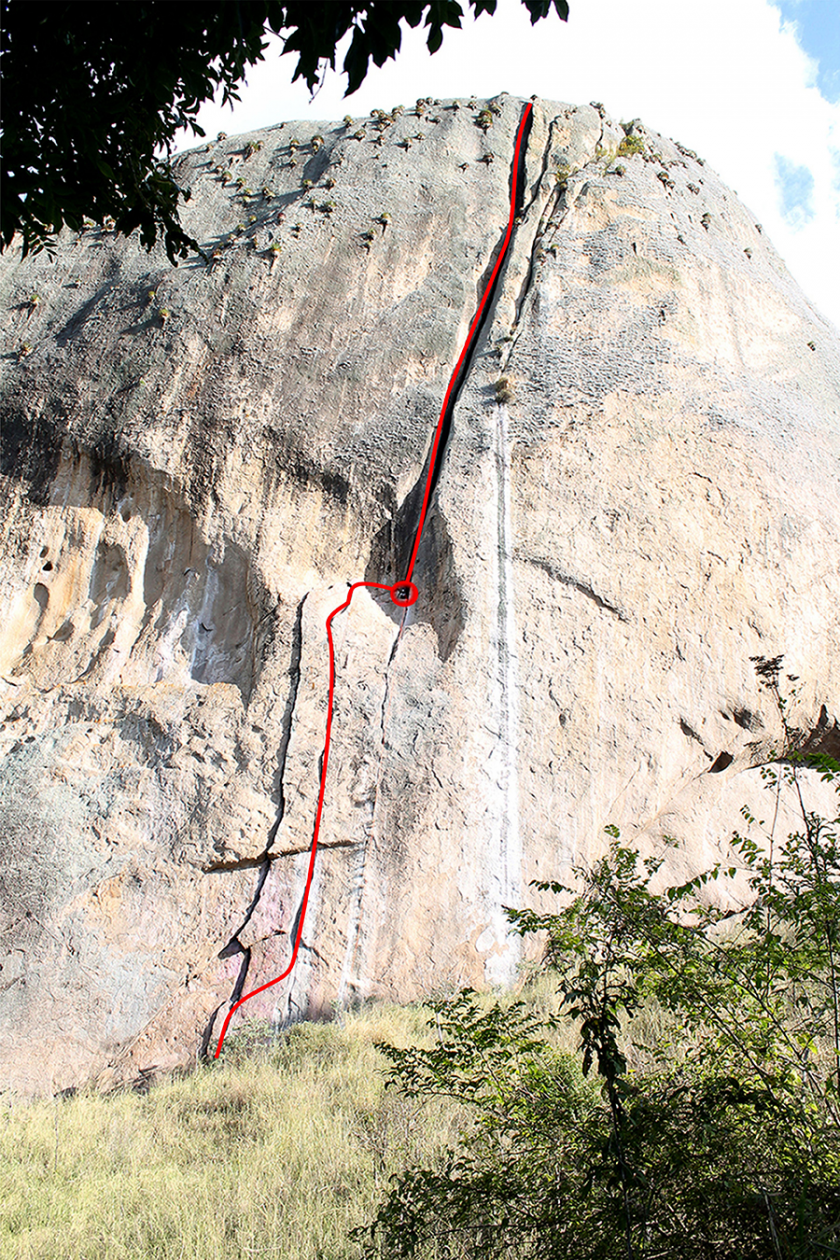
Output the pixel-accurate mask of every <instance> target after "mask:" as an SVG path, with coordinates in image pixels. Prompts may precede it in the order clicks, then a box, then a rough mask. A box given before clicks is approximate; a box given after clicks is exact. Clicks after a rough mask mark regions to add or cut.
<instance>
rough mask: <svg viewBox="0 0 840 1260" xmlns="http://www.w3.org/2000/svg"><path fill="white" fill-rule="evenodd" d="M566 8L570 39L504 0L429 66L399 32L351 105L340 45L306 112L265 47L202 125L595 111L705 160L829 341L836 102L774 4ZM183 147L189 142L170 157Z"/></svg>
mask: <svg viewBox="0 0 840 1260" xmlns="http://www.w3.org/2000/svg"><path fill="white" fill-rule="evenodd" d="M465 7H466V6H465ZM571 7H572V11H571V16H570V20H569V22H568V24H566V23H562V22H560V20H559V19H558V18H557V16H556V14H554V13H553V12H552V13H551V14H550V15H549V17H548V18H546V19H544V20H542V21H540V22H537V23H536V25H535V26H533V27H532V26H531V24H530V21H529V18H528V13H527V11H526V9H525V8H524V6H523V5H522V4H521V3H520V2H519V0H499V4H498V9H497V12H496V13H495V14H494V15H489V14H482V15H481V16H480V17H479V18H478V19H474V18H472V16H465V18H464V29H463V30H461V31H458V30H453V29H449V28H445V32H444V41H443V46H442V47H441V49H440V50H439V51H438V52H437V53H435V55H434V56H433V57H430V56H429V53H428V51H427V49H426V44H425V41H426V31H425V30H424V28H422V27H419V28H417V29H415V30H411V29H410V28H409V27H407V25H406V24H405V23H403V31H404V34H403V45H402V49H401V51H400V53H398V55H397V60H396V62H393V61H391V62H388V63H386V65H385V66H383V67H382V68H381V69H380V68H377V67H376V66H374V65H373V64H372V63H371V67H370V70H369V73H368V78H367V79H366V81H365V82H364V83H363V85H362V87H361V88H360V89H359V91H358V92H356V93H355V94H354V95H353V96H352V97H350V98H348V99H345V98H344V97H343V91H344V88H345V86H346V78H345V76H344V75H343V74H341V73H340V70H341V62H342V60H343V56H344V51H345V50H346V47H347V45H348V44H349V38H348V39H345V40H344V41H343V43H342V45H341V46H340V48H339V54H338V57H337V59H336V66H337V72H336V73H333V72H332V71H329V72H328V74H327V76H326V81H325V82H324V85H323V87H322V88H321V90H320V91H319V93H318V94H317V96H316V98H315V100H314V101H313V102H310V97H309V92H308V90H307V89H306V87H305V85H303V84H302V83H301V81H300V80H299V81H298V82H297V83H296V84H295V85H294V86H292V85H291V82H290V80H291V76H292V73H293V72H294V67H295V64H296V61H297V54H289V55H288V56H284V57H280V56H278V55H277V54H278V52H279V49H280V47H281V43H280V41H279V40H277V39H272V48H271V50H270V51H269V52H268V54H267V61H266V62H264V63H262V64H260V65H258V66H256V67H253V68H252V69H251V70H250V71H249V75H248V86H247V88H243V89H242V97H243V100H242V104H241V105H239V106H237V107H236V110H235V112H234V113H233V114H231V112H230V109H229V108H228V109H226V110H221V109H220V108H218V107H215V106H210V107H205V108H204V109H203V110H202V112H201V115H200V120H201V122H202V125H204V126H205V127H206V129H207V131H208V134H212V135H215V133H216V132H217V131H218V130H220V129H223V130H225V131H228V132H230V133H231V134H234V133H235V132H241V131H248V130H253V129H256V128H258V127H264V126H269V125H271V124H272V123H274V122H280V121H283V120H288V119H293V118H301V119H303V118H311V119H319V120H321V119H323V120H330V119H336V118H341V117H342V116H343V115H344V114H346V113H350V114H352V115H354V116H359V115H362V114H366V113H368V112H369V111H370V109H372V108H377V107H378V108H382V109H389V108H391V107H392V106H393V105H396V104H404V105H410V104H412V103H413V102H414V100H416V99H417V97H418V96H429V95H431V96H438V97H444V96H465V95H469V94H470V93H474V94H476V95H478V96H494V95H496V93H498V92H500V91H506V92H510V93H511V94H513V95H516V96H521V97H523V98H525V99H527V98H528V97H530V96H531V95H532V94H534V93H536V94H537V95H538V96H542V97H545V98H548V99H550V100H561V101H570V102H575V103H581V102H587V101H592V100H598V101H602V102H603V103H604V104H605V106H606V108H607V110H608V112H609V113H610V114H612V115H613V117H615V118H618V119H625V120H626V119H629V118H633V117H639V118H641V119H642V120H643V121H644V122H645V123H646V124H647V125H648V126H649V127H652V128H654V129H655V130H658V131H661V132H663V133H664V134H665V135H669V136H672V137H674V138H675V139H678V140H680V141H681V142H682V143H684V144H687V145H689V146H690V147H691V148H693V149H695V150H696V151H697V152H698V153H699V154H700V155H701V156H702V157H703V158H705V160H706V161H707V162H708V163H709V165H710V166H712V167H713V168H714V169H715V170H717V171H718V173H719V174H720V175H721V176H722V177H723V179H724V180H726V182H727V183H728V184H730V186H732V187H733V188H734V189H735V190H736V191H737V192H738V194H739V196H740V197H741V199H742V200H743V201H744V202H745V203H746V204H747V205H748V206H749V207H750V209H751V211H752V212H753V213H754V214H755V216H756V219H757V220H758V221H759V222H761V223H762V224H763V227H764V230H765V231H766V233H767V235H768V236H769V237H770V238H771V240H772V241H773V243H774V244H775V246H776V248H777V249H778V250H779V252H780V254H781V255H782V257H783V258H784V259H785V261H786V262H787V264H788V266H789V267H790V269H791V271H792V272H793V274H794V275H795V276H796V278H797V280H798V281H799V283H800V285H801V286H802V288H803V289H804V291H805V293H806V295H807V296H808V297H809V298H810V299H811V301H812V302H813V303H814V304H815V305H816V306H817V308H818V309H819V310H820V311H821V313H822V314H824V315H826V316H828V317H829V318H831V319H832V320H833V321H834V322H835V324H837V325H838V326H839V327H840V189H838V186H837V184H838V178H837V172H838V161H839V160H840V102H836V103H831V102H829V101H826V100H825V98H824V97H822V96H821V95H820V92H819V90H818V88H817V86H816V82H817V67H816V64H815V63H814V62H813V61H812V60H811V59H810V58H808V57H807V56H806V54H805V53H804V52H803V51H802V49H801V47H800V46H799V44H798V43H797V40H796V32H795V28H794V26H793V25H792V24H790V23H784V22H783V20H782V18H781V16H780V14H779V12H778V10H777V9H776V8H774V7H773V5H772V4H771V3H770V2H769V0H704V3H703V4H702V5H700V4H689V3H680V4H677V3H675V2H674V0H636V2H635V3H634V4H633V5H630V4H628V3H627V0H572V6H571ZM194 143H195V141H194V140H192V139H190V138H187V139H186V141H185V143H184V144H183V145H182V146H181V147H189V146H190V145H191V144H194ZM777 155H779V158H780V159H781V161H782V163H783V169H785V170H787V169H790V168H797V167H805V168H807V170H808V171H809V172H810V173H811V176H812V178H813V189H812V192H811V200H810V203H809V204H810V206H811V209H812V211H813V213H812V216H811V217H810V218H807V216H805V215H803V214H800V215H799V216H793V217H792V218H791V217H790V215H788V216H787V217H786V215H785V213H784V202H783V200H782V199H781V198H780V196H779V187H778V182H777V178H778V171H779V168H778V166H777ZM784 164H787V165H784Z"/></svg>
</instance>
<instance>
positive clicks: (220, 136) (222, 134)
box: [216, 131, 227, 144]
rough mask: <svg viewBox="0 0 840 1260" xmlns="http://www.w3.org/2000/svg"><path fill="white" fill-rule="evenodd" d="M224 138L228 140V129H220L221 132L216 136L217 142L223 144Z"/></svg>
mask: <svg viewBox="0 0 840 1260" xmlns="http://www.w3.org/2000/svg"><path fill="white" fill-rule="evenodd" d="M223 140H227V132H226V131H220V132H219V134H218V135H217V136H216V143H217V144H221V143H222V141H223Z"/></svg>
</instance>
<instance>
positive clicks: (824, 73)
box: [774, 0, 840, 101]
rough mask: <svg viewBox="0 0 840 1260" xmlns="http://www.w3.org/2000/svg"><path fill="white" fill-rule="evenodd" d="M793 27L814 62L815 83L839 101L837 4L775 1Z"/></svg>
mask: <svg viewBox="0 0 840 1260" xmlns="http://www.w3.org/2000/svg"><path fill="white" fill-rule="evenodd" d="M774 3H775V4H776V7H777V8H778V9H779V10H780V12H781V14H782V17H783V18H784V19H785V20H786V21H788V22H792V23H794V24H795V26H796V38H797V41H798V43H799V44H800V46H801V47H802V48H803V49H804V51H805V52H806V53H807V54H808V56H809V57H811V58H812V59H813V60H814V61H815V62H816V63H817V86H818V88H819V90H820V92H821V93H822V95H823V96H824V97H825V98H826V100H829V101H837V100H840V4H838V0H774Z"/></svg>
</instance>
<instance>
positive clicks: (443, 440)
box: [421, 109, 534, 523]
mask: <svg viewBox="0 0 840 1260" xmlns="http://www.w3.org/2000/svg"><path fill="white" fill-rule="evenodd" d="M533 117H534V114H533V109H532V110H531V111H530V112H529V114H528V117H527V119H526V121H525V125H524V127H523V131H522V144H521V148H520V163H519V170H518V173H517V180H516V187H515V189H514V188H511V193H512V194H514V193H515V198H516V199H515V202H514V215H513V217H514V226H513V229H512V230H511V235H510V240H509V241H508V248H507V250H506V256H505V258H504V260H503V262H502V265H501V266H500V267H499V269H498V271H497V272H496V275H495V277H494V278H493V281H492V283H491V285H490V286H489V290H485V293H484V296H483V297H482V300H481V302H482V306H481V315H480V318H479V320H478V323H477V324H476V325H475V327H474V328H473V330H472V333H471V335H470V348H469V350H468V352H467V353H466V354H465V355H464V359H463V362H462V363H461V366H460V368H459V369H458V372H457V373H456V375H455V377H454V378H453V381H452V386H451V389H450V391H449V400H448V402H447V404H446V410H445V411H444V415H443V420H442V422H441V425H440V441H439V443H438V449H437V454H436V455H435V462H434V465H433V466H432V471H431V479H430V488H429V500H428V502H429V510H431V507H432V504H433V502H434V496H435V491H436V489H437V484H438V481H439V480H440V475H441V471H442V469H443V463H444V460H445V458H446V453H447V451H448V449H449V443H450V439H451V437H452V421H453V415H454V412H455V407H456V406H457V404H458V400H459V398H460V396H461V390H462V389H463V386H464V381H465V380H466V379H467V377H468V375H469V373H470V372H471V371H472V368H473V364H474V362H475V359H476V351H477V347H478V346H479V344H480V343H481V338H482V333H483V332H484V330H485V328H486V327H488V326H489V325H491V324H492V321H493V318H494V314H495V305H494V299H495V297H496V294H497V293H498V291H499V289H500V287H501V284H502V276H503V274H504V271H505V265H506V263H507V262H508V260H509V259H510V257H511V254H512V252H513V236H514V231H515V226H516V218H517V216H518V215H519V213H520V211H521V207H522V199H523V197H524V193H525V155H526V154H527V151H528V140H529V138H530V135H531V127H532V126H533ZM515 165H516V150H515V148H514V156H513V159H512V161H511V172H510V177H511V181H512V180H513V177H514V168H515ZM506 235H507V225H505V229H504V232H503V233H502V237H501V240H502V242H504V239H505V236H506ZM491 258H492V255H491ZM491 265H493V264H492V262H491ZM421 480H422V479H421ZM424 523H425V522H424Z"/></svg>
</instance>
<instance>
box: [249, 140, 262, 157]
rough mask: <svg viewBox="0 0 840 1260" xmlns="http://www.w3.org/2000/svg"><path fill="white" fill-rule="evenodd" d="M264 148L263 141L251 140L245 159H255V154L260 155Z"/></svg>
mask: <svg viewBox="0 0 840 1260" xmlns="http://www.w3.org/2000/svg"><path fill="white" fill-rule="evenodd" d="M262 147H263V142H262V140H249V141H248V143H247V144H246V145H245V157H246V158H249V157H253V156H254V154H255V153H259V151H260V149H261V148H262Z"/></svg>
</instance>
